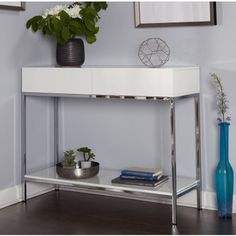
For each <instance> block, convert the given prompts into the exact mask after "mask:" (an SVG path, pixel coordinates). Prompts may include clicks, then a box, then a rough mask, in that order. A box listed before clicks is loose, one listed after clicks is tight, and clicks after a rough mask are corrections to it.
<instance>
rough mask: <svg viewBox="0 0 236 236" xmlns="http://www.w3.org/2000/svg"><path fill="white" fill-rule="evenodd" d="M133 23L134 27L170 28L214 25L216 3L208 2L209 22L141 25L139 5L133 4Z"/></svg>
mask: <svg viewBox="0 0 236 236" xmlns="http://www.w3.org/2000/svg"><path fill="white" fill-rule="evenodd" d="M134 23H135V27H137V28H138V27H140V28H141V27H171V26H199V25H216V24H217V20H216V2H210V21H194V22H171V23H141V21H140V3H139V2H134Z"/></svg>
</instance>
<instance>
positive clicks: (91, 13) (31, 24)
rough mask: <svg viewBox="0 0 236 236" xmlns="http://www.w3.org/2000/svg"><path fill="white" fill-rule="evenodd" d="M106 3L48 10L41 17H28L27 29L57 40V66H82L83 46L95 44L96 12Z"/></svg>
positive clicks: (74, 5) (76, 3)
mask: <svg viewBox="0 0 236 236" xmlns="http://www.w3.org/2000/svg"><path fill="white" fill-rule="evenodd" d="M106 8H107V3H106V2H97V1H95V2H74V3H72V4H66V5H57V6H55V7H53V8H51V9H47V10H46V11H45V12H44V14H43V15H38V16H34V17H32V18H30V19H29V20H28V21H27V23H26V27H27V29H29V28H32V31H33V32H36V31H38V30H40V31H42V33H43V34H44V35H49V36H53V37H54V38H56V40H57V63H58V64H59V65H60V66H81V65H82V64H83V63H84V43H83V40H82V39H83V38H84V39H85V40H86V41H87V43H89V44H92V43H94V42H96V39H97V38H96V35H97V33H98V31H99V27H98V25H97V22H98V20H99V19H100V16H99V12H100V11H101V10H106Z"/></svg>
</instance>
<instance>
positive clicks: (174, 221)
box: [21, 92, 202, 225]
mask: <svg viewBox="0 0 236 236" xmlns="http://www.w3.org/2000/svg"><path fill="white" fill-rule="evenodd" d="M31 96H37V97H39V96H46V97H52V98H53V99H54V162H55V164H56V163H58V162H59V136H58V131H59V121H58V115H59V113H58V104H59V98H60V97H78V98H83V97H90V98H96V99H101V97H102V98H106V99H109V98H110V99H117V98H119V96H116V98H113V96H99V95H88V96H84V95H82V96H80V95H77V94H75V95H71V94H64V93H63V94H54V93H51V94H50V93H49V94H46V93H25V92H22V102H21V116H22V117H21V122H22V130H21V147H22V148H21V150H22V183H23V199H24V201H25V202H26V201H27V182H44V181H43V180H37V178H36V179H35V178H30V177H27V174H28V173H27V156H26V125H27V124H26V109H27V107H26V99H27V97H31ZM120 98H121V99H136V98H135V97H130V96H129V97H125V96H120ZM188 98H194V107H195V151H196V153H195V157H196V179H195V180H196V181H195V183H194V184H193V185H192V186H191V187H189V188H186V189H185V190H183V191H182V192H181V193H177V176H176V127H175V119H176V112H175V110H176V109H175V107H176V102H177V101H178V100H183V99H188ZM139 99H140V98H139ZM143 99H146V100H150V99H153V100H164V101H166V102H168V104H169V122H170V140H171V150H170V152H171V172H172V176H171V180H172V194H171V202H172V224H173V225H176V224H177V198H178V197H181V196H183V195H185V194H187V193H188V192H190V191H192V190H196V194H197V208H198V209H199V210H200V209H201V189H202V182H201V140H200V93H197V94H190V95H186V96H180V97H143ZM147 102H148V101H147ZM44 183H50V184H55V189H58V188H59V185H60V181H58V180H57V179H55V181H49V182H47V181H45V182H44ZM75 187H78V186H75ZM97 187H98V188H99V186H97ZM88 188H91V186H90V187H88ZM94 188H96V187H94ZM103 190H106V189H105V188H103ZM109 191H112V188H110V189H109ZM114 191H116V189H115V188H114ZM130 191H131V192H132V189H131V190H130ZM124 192H127V190H125V188H124ZM160 195H161V194H160ZM161 197H165V196H161Z"/></svg>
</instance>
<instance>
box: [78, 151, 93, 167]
mask: <svg viewBox="0 0 236 236" xmlns="http://www.w3.org/2000/svg"><path fill="white" fill-rule="evenodd" d="M77 151H78V152H82V153H83V160H82V161H80V164H81V167H82V168H90V167H91V165H92V162H91V160H94V159H95V154H94V153H93V152H92V149H90V148H88V147H81V148H78V149H77Z"/></svg>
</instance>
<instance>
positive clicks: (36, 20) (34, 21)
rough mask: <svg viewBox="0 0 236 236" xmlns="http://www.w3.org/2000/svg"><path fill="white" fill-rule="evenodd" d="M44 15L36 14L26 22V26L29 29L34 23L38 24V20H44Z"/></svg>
mask: <svg viewBox="0 0 236 236" xmlns="http://www.w3.org/2000/svg"><path fill="white" fill-rule="evenodd" d="M42 19H43V17H42V16H34V17H32V18H31V19H29V20H28V21H27V23H26V27H27V29H29V27H30V26H31V25H32V24H37V23H38V21H40V20H42Z"/></svg>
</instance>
